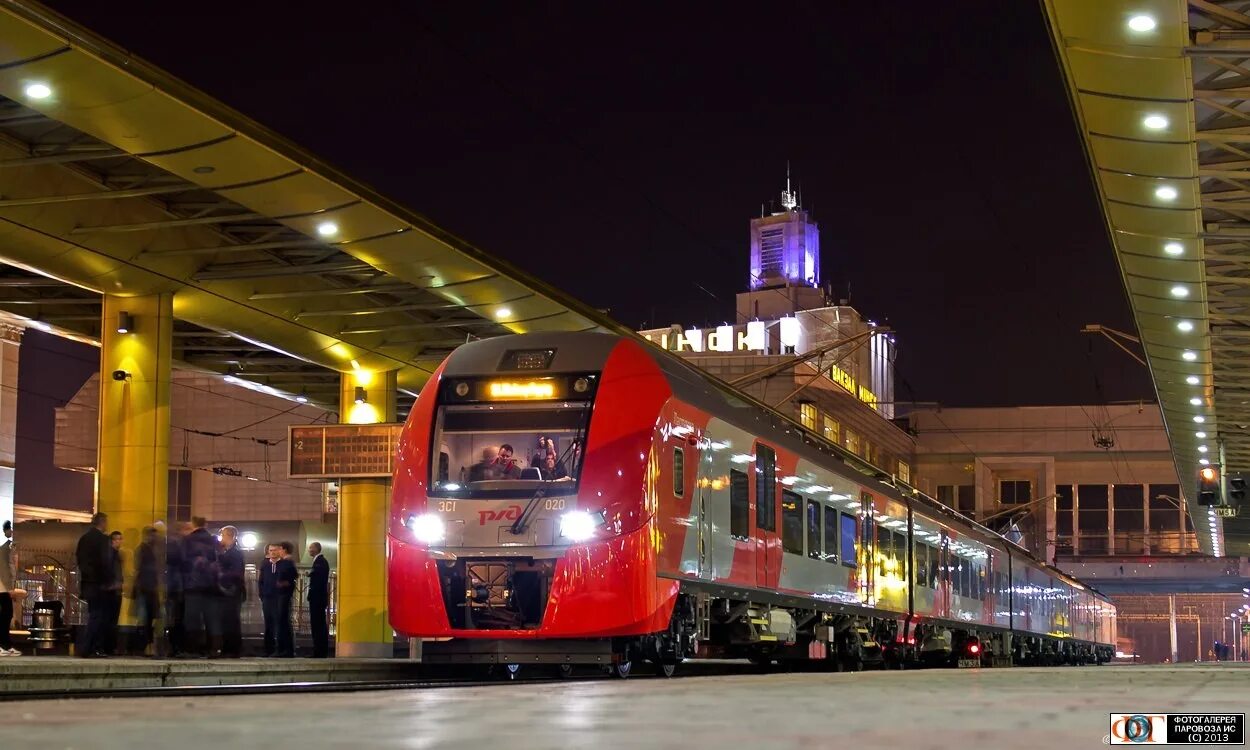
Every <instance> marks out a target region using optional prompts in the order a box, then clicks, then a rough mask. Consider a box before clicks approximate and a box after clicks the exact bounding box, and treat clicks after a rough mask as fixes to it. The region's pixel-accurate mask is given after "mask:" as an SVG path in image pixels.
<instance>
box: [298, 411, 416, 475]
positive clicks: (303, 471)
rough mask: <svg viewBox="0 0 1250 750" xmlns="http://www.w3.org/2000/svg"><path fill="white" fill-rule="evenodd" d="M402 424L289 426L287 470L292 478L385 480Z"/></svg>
mask: <svg viewBox="0 0 1250 750" xmlns="http://www.w3.org/2000/svg"><path fill="white" fill-rule="evenodd" d="M401 429H403V425H402V424H391V423H386V424H316V425H291V426H290V428H289V431H288V434H287V437H288V440H287V443H288V445H290V449H289V451H288V462H287V471H288V475H289V476H290V477H291V478H292V479H327V480H330V479H353V478H365V477H389V476H390V475H391V473H392V472H394V471H395V452H396V449H397V447H398V445H399V432H400V430H401Z"/></svg>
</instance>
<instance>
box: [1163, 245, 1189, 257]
mask: <svg viewBox="0 0 1250 750" xmlns="http://www.w3.org/2000/svg"><path fill="white" fill-rule="evenodd" d="M1163 252H1165V253H1167V254H1168V255H1180V254H1181V253H1183V252H1185V246H1184V245H1182V244H1181V243H1179V242H1169V243H1168V244H1166V245H1164V246H1163Z"/></svg>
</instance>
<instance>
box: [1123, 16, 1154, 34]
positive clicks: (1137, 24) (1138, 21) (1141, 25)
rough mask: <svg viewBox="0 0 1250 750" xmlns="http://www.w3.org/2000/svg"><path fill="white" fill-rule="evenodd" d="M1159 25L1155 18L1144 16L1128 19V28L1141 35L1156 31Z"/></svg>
mask: <svg viewBox="0 0 1250 750" xmlns="http://www.w3.org/2000/svg"><path fill="white" fill-rule="evenodd" d="M1158 25H1159V24H1158V23H1156V22H1155V20H1154V18H1153V17H1151V16H1147V15H1144V14H1142V15H1137V16H1133V17H1132V18H1130V19H1128V27H1129V28H1130V29H1132V30H1133V31H1136V32H1138V33H1139V34H1140V33H1145V32H1147V31H1154V30H1155V27H1156V26H1158Z"/></svg>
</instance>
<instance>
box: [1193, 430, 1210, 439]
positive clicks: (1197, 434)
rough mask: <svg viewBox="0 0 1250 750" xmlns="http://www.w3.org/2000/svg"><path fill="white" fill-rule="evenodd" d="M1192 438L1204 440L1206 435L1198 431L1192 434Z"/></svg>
mask: <svg viewBox="0 0 1250 750" xmlns="http://www.w3.org/2000/svg"><path fill="white" fill-rule="evenodd" d="M1194 437H1196V438H1198V439H1199V440H1206V437H1207V433H1205V432H1203V431H1202V430H1198V431H1197V432H1195V433H1194Z"/></svg>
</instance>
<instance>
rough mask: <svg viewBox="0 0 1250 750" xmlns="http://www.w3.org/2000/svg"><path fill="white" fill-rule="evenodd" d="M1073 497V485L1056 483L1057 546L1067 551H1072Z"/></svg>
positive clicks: (1058, 548)
mask: <svg viewBox="0 0 1250 750" xmlns="http://www.w3.org/2000/svg"><path fill="white" fill-rule="evenodd" d="M1072 498H1073V494H1072V485H1070V484H1059V485H1055V547H1056V550H1062V551H1063V552H1065V553H1070V552H1071V551H1072V533H1073V529H1074V525H1073V520H1072V516H1073V504H1072Z"/></svg>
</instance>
